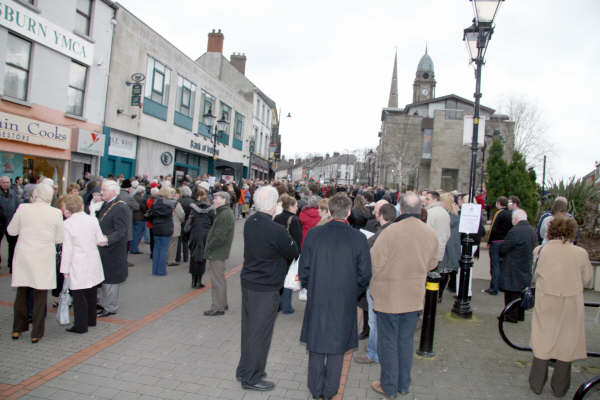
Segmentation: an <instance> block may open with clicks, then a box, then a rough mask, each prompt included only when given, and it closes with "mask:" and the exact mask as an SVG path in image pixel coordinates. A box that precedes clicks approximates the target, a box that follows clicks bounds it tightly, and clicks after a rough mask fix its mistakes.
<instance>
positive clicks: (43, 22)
mask: <svg viewBox="0 0 600 400" xmlns="http://www.w3.org/2000/svg"><path fill="white" fill-rule="evenodd" d="M0 25H2V26H4V27H6V28H7V29H10V30H12V31H14V32H17V33H20V34H21V35H23V36H25V37H28V38H29V39H32V40H35V41H36V42H38V43H40V44H42V45H44V46H46V47H49V48H51V49H52V50H56V51H58V52H60V53H62V54H64V55H66V56H68V57H71V58H73V59H75V60H77V61H80V62H82V63H84V64H86V65H92V61H93V59H94V45H93V44H92V43H91V42H90V41H88V40H85V39H83V38H82V37H80V36H78V35H75V34H73V33H72V32H69V31H68V30H67V29H63V28H61V27H60V26H58V25H56V24H54V23H52V22H50V21H48V20H47V19H45V18H42V17H40V16H39V15H37V14H36V13H35V12H33V11H31V10H29V9H27V8H25V7H23V6H21V5H19V4H18V3H16V2H14V1H13V0H0Z"/></svg>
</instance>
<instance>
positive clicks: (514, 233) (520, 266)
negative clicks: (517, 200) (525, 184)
mask: <svg viewBox="0 0 600 400" xmlns="http://www.w3.org/2000/svg"><path fill="white" fill-rule="evenodd" d="M512 223H513V227H512V228H511V229H510V231H508V234H507V235H506V237H505V238H504V241H503V242H502V243H501V244H500V256H502V257H504V261H503V263H502V266H501V274H500V290H502V291H503V292H504V305H505V306H506V305H508V303H510V302H511V301H513V300H514V299H518V298H519V297H520V296H521V291H522V290H523V289H525V287H527V286H528V285H530V284H531V263H532V261H533V249H534V247H535V246H536V244H537V238H536V235H535V230H534V229H533V227H532V226H531V225H529V222H527V213H526V212H525V211H524V210H522V209H520V208H519V209H516V210H515V211H513V212H512ZM524 317H525V313H524V310H523V309H522V308H521V307H515V308H513V309H512V310H510V314H505V315H504V320H505V321H508V322H513V323H516V322H518V321H523V320H524V319H525V318H524Z"/></svg>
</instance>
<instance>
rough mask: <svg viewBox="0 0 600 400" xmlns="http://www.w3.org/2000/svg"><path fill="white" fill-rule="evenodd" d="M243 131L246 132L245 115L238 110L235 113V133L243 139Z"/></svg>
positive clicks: (237, 137) (235, 135) (238, 137)
mask: <svg viewBox="0 0 600 400" xmlns="http://www.w3.org/2000/svg"><path fill="white" fill-rule="evenodd" d="M242 132H244V116H243V115H242V114H240V113H238V112H236V113H235V129H234V131H233V135H234V137H235V138H236V139H240V140H242Z"/></svg>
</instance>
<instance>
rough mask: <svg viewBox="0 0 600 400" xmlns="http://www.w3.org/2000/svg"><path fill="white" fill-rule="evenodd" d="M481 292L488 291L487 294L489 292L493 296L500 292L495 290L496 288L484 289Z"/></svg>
mask: <svg viewBox="0 0 600 400" xmlns="http://www.w3.org/2000/svg"><path fill="white" fill-rule="evenodd" d="M481 293H487V294H489V295H491V296H497V295H498V292H497V291H495V290H492V289H485V290H482V291H481Z"/></svg>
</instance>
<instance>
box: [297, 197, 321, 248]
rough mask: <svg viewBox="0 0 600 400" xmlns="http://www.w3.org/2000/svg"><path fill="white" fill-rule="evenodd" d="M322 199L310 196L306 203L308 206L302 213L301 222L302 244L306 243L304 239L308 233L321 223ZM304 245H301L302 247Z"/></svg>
mask: <svg viewBox="0 0 600 400" xmlns="http://www.w3.org/2000/svg"><path fill="white" fill-rule="evenodd" d="M320 200H321V198H320V197H319V196H310V197H309V198H308V200H307V202H306V205H305V206H304V208H303V209H302V211H301V212H300V222H301V223H302V243H304V238H305V237H306V234H307V233H308V230H309V229H310V228H314V227H315V226H317V224H318V223H319V221H321V216H320V215H319V201H320ZM302 243H300V244H301V245H302Z"/></svg>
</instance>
